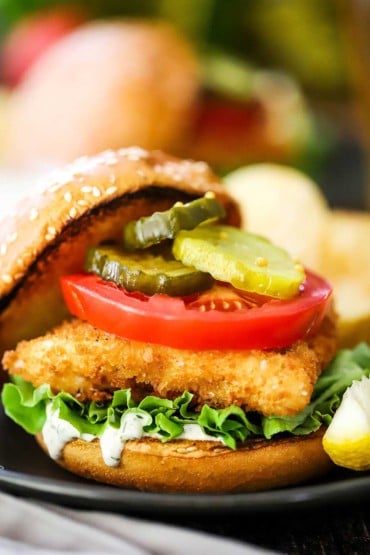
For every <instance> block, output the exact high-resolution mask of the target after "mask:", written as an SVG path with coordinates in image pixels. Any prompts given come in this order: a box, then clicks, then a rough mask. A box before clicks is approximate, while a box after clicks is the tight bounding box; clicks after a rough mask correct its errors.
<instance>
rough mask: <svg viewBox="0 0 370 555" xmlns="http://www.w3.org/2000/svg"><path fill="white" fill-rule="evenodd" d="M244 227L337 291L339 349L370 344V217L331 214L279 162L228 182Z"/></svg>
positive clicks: (309, 184)
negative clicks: (239, 208)
mask: <svg viewBox="0 0 370 555" xmlns="http://www.w3.org/2000/svg"><path fill="white" fill-rule="evenodd" d="M225 181H226V184H227V186H228V188H229V190H230V192H231V194H232V195H233V196H234V197H235V198H236V200H238V202H239V203H240V204H241V207H242V214H243V219H244V227H245V228H246V229H248V230H250V231H253V232H255V233H260V234H261V235H265V236H267V237H268V238H269V239H271V240H272V241H274V242H276V243H277V244H279V245H280V246H282V247H284V248H286V250H287V251H288V252H289V253H290V254H291V255H292V256H294V257H296V258H299V259H300V260H301V262H302V263H303V264H304V265H305V266H307V267H309V268H311V269H313V270H315V271H316V272H318V273H319V274H321V275H322V276H324V277H326V278H327V279H328V280H329V281H330V282H331V284H332V285H333V287H334V296H335V306H336V310H337V312H338V314H339V340H340V345H341V346H343V347H344V346H345V347H351V346H354V345H356V344H357V343H358V342H359V341H367V342H370V214H369V213H361V212H346V211H340V210H330V209H329V208H328V206H327V203H326V201H325V198H324V196H323V194H322V193H321V192H320V189H319V188H318V187H317V186H316V185H315V183H314V182H313V181H312V180H310V179H309V178H307V177H306V176H305V175H304V174H302V173H301V172H299V171H297V170H294V169H292V168H287V167H284V166H279V165H275V164H258V165H253V166H249V167H246V168H241V169H239V170H236V171H235V172H233V173H231V174H230V175H229V176H227V177H226V179H225Z"/></svg>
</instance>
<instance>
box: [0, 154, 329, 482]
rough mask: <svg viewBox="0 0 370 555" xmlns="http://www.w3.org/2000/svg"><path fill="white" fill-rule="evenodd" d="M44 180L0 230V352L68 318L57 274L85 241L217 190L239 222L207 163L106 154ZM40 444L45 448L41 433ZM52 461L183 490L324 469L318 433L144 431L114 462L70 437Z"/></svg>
mask: <svg viewBox="0 0 370 555" xmlns="http://www.w3.org/2000/svg"><path fill="white" fill-rule="evenodd" d="M44 185H45V187H46V189H44V192H42V193H40V194H39V195H38V196H37V195H36V196H35V197H34V198H33V199H32V201H30V202H23V203H22V205H21V206H20V207H19V211H18V212H17V213H16V214H15V215H13V216H10V217H9V218H8V219H7V221H6V222H4V225H3V226H2V227H1V229H0V254H1V268H2V272H1V275H0V295H1V296H0V303H1V305H2V312H1V314H0V349H1V351H4V350H5V349H9V348H14V347H15V346H16V344H17V343H18V342H19V341H20V340H23V339H30V338H33V337H37V336H40V335H43V334H45V332H47V331H49V330H50V329H51V328H53V327H54V326H56V325H58V324H60V322H62V320H63V319H64V318H65V317H67V316H68V315H67V312H66V308H65V306H64V302H63V299H62V297H61V294H60V291H59V284H58V281H59V277H60V276H61V275H63V274H66V273H74V272H79V271H81V268H82V267H83V260H84V256H85V252H86V248H87V246H88V245H90V244H94V243H98V242H101V241H104V240H106V239H108V238H109V239H112V238H115V237H116V238H119V237H120V234H121V232H122V227H123V226H124V225H125V223H127V222H128V221H130V220H132V219H136V218H138V217H139V216H144V215H148V214H151V213H152V212H153V211H155V210H163V209H166V208H168V207H169V206H171V205H172V204H173V203H174V202H175V201H188V200H190V199H193V198H196V197H199V196H202V195H203V194H205V193H206V192H207V191H214V193H215V195H216V197H217V198H218V199H219V201H220V202H221V203H222V204H223V206H224V207H225V209H226V212H227V218H226V222H227V223H229V224H231V225H236V226H239V225H240V224H241V218H240V212H239V208H238V206H237V204H236V202H235V201H234V200H233V199H232V197H230V196H229V194H228V192H227V190H226V189H225V188H224V187H223V186H222V185H220V183H219V182H218V180H217V178H216V177H215V176H214V175H213V174H212V172H211V171H210V170H209V168H208V167H207V166H206V165H205V164H204V163H199V162H191V161H187V160H178V159H176V158H172V157H169V156H167V155H165V154H163V153H161V152H147V151H144V150H142V149H138V148H130V149H121V150H119V151H117V152H114V151H106V152H104V153H102V154H100V155H99V156H96V157H92V158H88V157H85V158H82V159H79V160H77V161H76V162H75V163H74V164H72V165H70V166H68V167H67V168H66V169H65V170H64V171H63V172H58V173H56V174H54V175H53V176H52V177H50V178H49V179H48V180H46V182H45V183H44ZM22 363H23V364H27V360H24V361H23V362H22ZM56 372H57V368H56ZM37 441H38V442H39V443H40V444H41V445H42V447H43V448H44V449H46V447H45V445H44V443H43V440H42V437H41V436H40V435H38V436H37ZM57 462H58V463H59V464H61V465H62V466H63V467H65V468H66V469H68V470H70V471H71V472H74V473H76V474H78V475H80V476H83V477H85V478H92V479H95V480H98V481H101V482H104V483H108V484H113V485H118V486H121V487H134V488H139V489H146V490H152V491H154V490H155V491H184V492H185V491H187V492H192V491H198V492H201V491H202V492H226V491H247V490H260V489H269V488H273V487H278V486H285V485H288V484H294V483H297V482H299V481H302V480H307V479H309V478H312V477H314V476H317V475H320V474H322V473H323V472H325V471H327V470H328V469H329V468H330V462H329V459H328V457H327V455H326V454H325V453H324V451H323V449H322V445H321V433H318V434H312V435H309V436H306V437H289V438H288V437H284V439H279V440H270V441H265V440H263V441H262V440H251V441H248V442H246V443H245V444H243V446H242V447H241V448H240V449H238V450H236V451H232V450H230V449H227V448H225V447H223V445H222V443H220V442H208V441H205V442H204V441H189V440H175V441H174V442H169V443H162V442H160V441H158V440H155V439H147V438H143V439H142V440H135V441H128V442H127V444H126V446H125V449H124V450H123V454H122V457H121V461H120V464H119V466H118V467H116V468H112V467H109V466H106V465H105V464H104V463H103V460H102V457H101V454H100V448H99V441H98V440H95V441H93V442H92V443H85V442H83V441H81V440H73V441H71V442H70V443H68V444H67V445H66V446H65V447H64V449H63V452H62V456H61V458H60V459H59V460H58V461H57Z"/></svg>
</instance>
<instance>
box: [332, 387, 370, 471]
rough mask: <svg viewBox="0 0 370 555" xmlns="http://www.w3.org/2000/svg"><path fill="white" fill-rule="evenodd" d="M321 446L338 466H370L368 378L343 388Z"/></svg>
mask: <svg viewBox="0 0 370 555" xmlns="http://www.w3.org/2000/svg"><path fill="white" fill-rule="evenodd" d="M323 447H324V450H325V451H326V452H327V454H328V455H329V457H330V458H331V459H332V460H333V461H334V463H335V464H337V465H339V466H344V467H345V468H351V469H352V470H369V469H370V378H362V380H361V381H355V382H353V384H352V385H351V386H350V387H349V388H348V389H347V390H346V392H345V393H344V395H343V399H342V402H341V404H340V406H339V408H338V410H337V411H336V413H335V415H334V417H333V420H332V421H331V424H330V425H329V427H328V429H327V431H326V433H325V435H324V437H323Z"/></svg>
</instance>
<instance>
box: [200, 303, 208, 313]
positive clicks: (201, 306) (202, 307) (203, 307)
mask: <svg viewBox="0 0 370 555" xmlns="http://www.w3.org/2000/svg"><path fill="white" fill-rule="evenodd" d="M199 310H200V311H201V312H205V311H206V310H207V309H206V307H205V306H204V304H201V305H200V307H199Z"/></svg>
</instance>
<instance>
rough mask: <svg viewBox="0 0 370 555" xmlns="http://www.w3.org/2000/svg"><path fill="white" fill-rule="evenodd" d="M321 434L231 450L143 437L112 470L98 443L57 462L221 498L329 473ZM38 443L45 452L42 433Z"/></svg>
mask: <svg viewBox="0 0 370 555" xmlns="http://www.w3.org/2000/svg"><path fill="white" fill-rule="evenodd" d="M322 436H323V430H320V431H319V432H316V433H314V434H310V435H308V436H300V437H289V438H288V437H285V438H281V439H278V440H270V441H268V440H251V441H247V442H245V444H244V445H243V447H241V448H239V449H237V450H236V451H233V450H231V449H228V448H226V447H223V446H222V444H221V443H219V442H213V441H188V440H174V441H171V442H169V443H162V442H161V441H159V440H156V439H149V438H144V439H141V440H135V441H128V442H127V443H126V445H125V448H124V450H123V453H122V457H121V462H120V464H119V466H117V467H110V466H107V465H106V464H105V463H104V461H103V459H102V455H101V451H100V445H99V440H95V441H93V442H91V443H88V442H85V441H82V440H80V439H76V440H73V441H71V442H70V443H68V444H67V445H66V446H65V447H64V450H63V456H62V458H60V459H59V460H58V461H56V462H57V463H58V464H59V465H61V466H62V467H64V468H65V469H67V470H69V471H70V472H73V473H74V474H77V475H79V476H82V477H83V478H88V479H92V480H96V481H98V482H104V483H106V484H111V485H115V486H119V487H122V488H135V489H140V490H146V491H162V492H164V491H166V492H198V493H199V492H203V493H206V492H207V493H225V492H243V491H258V490H267V489H272V488H276V487H281V486H288V485H292V484H297V483H298V482H303V481H305V480H309V479H311V478H314V477H317V476H319V475H322V474H324V473H325V472H328V471H329V470H330V468H332V466H333V463H332V462H331V461H330V459H329V458H328V456H327V455H326V453H325V452H324V450H323V447H322ZM36 439H37V441H38V443H39V444H40V445H41V447H42V448H43V449H44V451H45V452H46V453H47V452H48V451H47V447H46V445H45V443H44V441H43V439H42V436H41V434H38V435H37V436H36Z"/></svg>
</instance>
